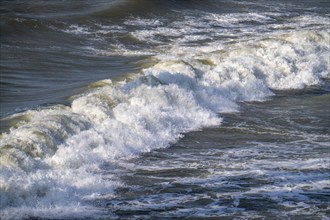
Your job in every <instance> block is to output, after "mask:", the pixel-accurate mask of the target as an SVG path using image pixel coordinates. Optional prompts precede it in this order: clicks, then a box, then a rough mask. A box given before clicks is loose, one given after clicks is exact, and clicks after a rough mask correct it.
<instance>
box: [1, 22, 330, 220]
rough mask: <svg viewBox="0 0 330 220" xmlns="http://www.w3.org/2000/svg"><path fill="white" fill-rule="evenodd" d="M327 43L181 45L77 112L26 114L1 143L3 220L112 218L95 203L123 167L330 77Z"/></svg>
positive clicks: (289, 38)
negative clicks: (247, 105)
mask: <svg viewBox="0 0 330 220" xmlns="http://www.w3.org/2000/svg"><path fill="white" fill-rule="evenodd" d="M156 24H157V25H158V22H156V23H155V25H156ZM159 24H161V23H159ZM328 42H329V33H328V32H326V31H315V30H304V31H295V32H289V33H286V34H277V35H272V36H267V37H265V38H260V39H259V38H258V39H254V40H249V41H244V42H237V43H235V44H228V45H222V44H221V43H220V42H213V43H209V44H208V45H205V46H201V47H196V46H192V47H189V46H185V47H184V46H182V47H180V46H178V45H175V46H173V48H169V50H167V51H166V53H161V54H159V55H157V56H155V58H156V59H157V60H158V63H157V64H156V65H154V66H152V67H149V68H145V69H143V70H142V72H140V73H138V74H136V75H135V76H134V77H133V78H132V79H130V80H128V79H127V80H124V81H119V82H111V81H110V80H108V81H107V83H104V84H102V83H101V84H100V85H102V86H100V87H97V88H95V89H94V90H92V91H88V92H86V93H84V94H81V95H79V96H78V97H76V98H75V99H74V100H73V101H72V104H71V106H67V107H53V108H45V109H41V110H30V111H28V112H25V113H23V114H24V115H25V117H26V118H28V119H27V120H25V121H24V122H22V123H18V124H16V127H13V128H11V129H10V131H9V132H8V133H4V134H2V136H1V157H2V159H1V172H0V175H1V176H0V178H1V179H0V181H1V207H2V211H1V217H2V218H4V219H8V218H28V217H34V216H40V217H46V216H47V213H50V212H51V210H53V209H54V208H55V210H61V211H62V214H61V215H58V216H57V215H54V216H52V218H65V217H68V216H70V217H72V216H76V217H77V218H78V217H79V216H81V215H82V216H88V213H93V212H97V213H99V212H106V211H105V210H102V209H98V208H96V207H94V206H93V205H91V203H90V199H91V198H93V199H97V198H105V197H106V198H111V196H112V195H113V190H114V189H115V188H116V187H118V186H120V185H121V183H120V181H119V180H118V179H117V178H116V176H115V175H114V174H113V173H111V172H110V174H109V172H108V171H109V170H112V172H115V164H116V162H118V161H121V160H123V159H127V158H132V157H135V156H137V155H139V154H141V153H143V152H149V151H151V150H153V149H157V148H164V147H168V146H170V145H171V143H174V142H176V141H177V140H178V139H179V138H181V137H182V136H183V135H184V133H186V132H189V131H192V130H198V129H201V128H203V127H210V126H219V125H220V124H221V120H222V119H221V117H220V115H221V113H222V112H234V111H238V110H239V108H238V105H237V102H240V101H263V100H265V99H267V98H268V97H269V96H271V95H273V92H272V90H283V89H285V90H286V89H301V88H305V87H308V86H312V85H317V84H320V83H321V82H322V78H329V60H328V57H329V44H328ZM220 44H221V45H220ZM219 45H220V46H219ZM219 48H222V49H219ZM219 113H220V115H219ZM16 116H17V115H16ZM16 116H15V115H14V116H12V117H16ZM64 207H73V208H69V209H68V208H64ZM45 210H46V211H45Z"/></svg>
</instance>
